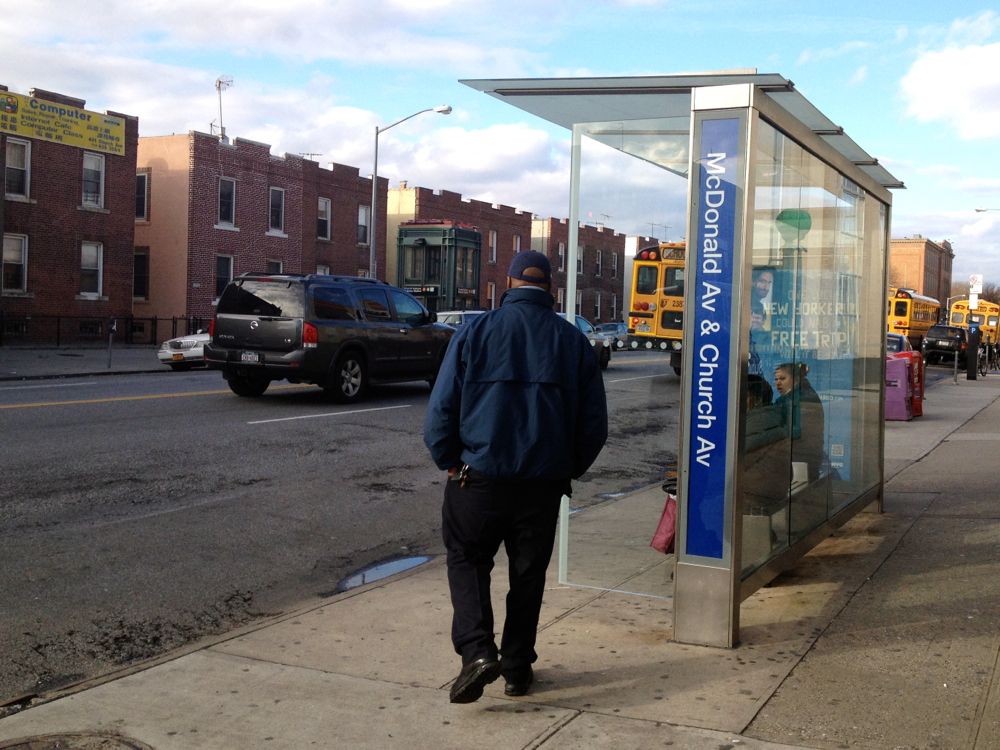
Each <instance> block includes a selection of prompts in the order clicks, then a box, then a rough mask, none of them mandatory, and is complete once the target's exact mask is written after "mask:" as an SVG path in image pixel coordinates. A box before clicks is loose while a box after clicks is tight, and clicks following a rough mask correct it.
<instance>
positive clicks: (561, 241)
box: [385, 182, 625, 323]
mask: <svg viewBox="0 0 1000 750" xmlns="http://www.w3.org/2000/svg"><path fill="white" fill-rule="evenodd" d="M387 206H388V210H387V216H386V229H387V231H386V235H385V236H386V237H387V243H388V251H387V254H386V255H387V265H386V278H387V279H388V280H389V281H391V282H393V283H395V284H398V285H400V286H406V287H408V288H410V289H412V290H413V291H415V292H417V293H419V289H420V287H421V286H423V287H424V288H426V289H427V290H428V291H427V295H430V296H435V297H437V301H432V300H431V299H430V298H429V296H427V295H425V296H424V300H425V302H427V303H428V305H429V306H430V307H431V309H450V308H451V307H457V308H459V309H473V308H480V309H487V310H488V309H492V308H494V307H496V306H497V305H498V304H499V303H500V296H501V295H502V294H503V291H504V289H505V288H506V281H507V268H508V267H509V265H510V261H511V259H512V258H513V257H514V254H515V253H518V252H520V251H521V250H529V249H533V250H537V251H539V252H542V253H545V255H547V256H548V258H549V259H550V261H551V262H552V267H553V271H554V277H553V289H552V293H553V296H555V297H556V301H557V304H558V309H559V310H560V311H562V312H565V310H566V306H565V290H566V268H565V265H566V258H567V257H568V256H567V254H566V243H567V241H568V237H569V225H568V222H567V220H566V219H535V218H533V217H532V215H531V214H529V213H526V212H523V211H519V210H517V209H514V208H511V207H510V206H504V205H498V204H492V203H487V202H485V201H478V200H469V199H465V198H463V197H462V196H461V195H459V194H458V193H453V192H450V191H447V190H431V189H429V188H423V187H409V186H408V185H407V184H406V183H405V182H403V183H401V184H400V186H399V187H398V188H393V189H390V190H389V191H388V199H387ZM470 231H471V232H473V233H478V250H477V249H475V245H476V244H477V238H476V237H474V236H473V235H472V234H470ZM578 240H579V245H580V249H581V252H580V255H579V257H578V267H577V277H576V283H577V295H576V297H577V300H576V302H577V304H576V309H577V311H578V312H579V314H581V315H583V316H584V317H586V318H589V319H590V320H592V321H593V322H595V323H600V322H608V321H612V320H619V319H620V318H621V311H622V305H623V298H624V291H623V290H624V276H625V273H624V272H625V267H624V266H625V263H624V260H625V259H624V252H625V235H622V234H618V233H616V232H614V231H612V230H610V229H605V228H603V227H593V226H587V225H581V226H580V228H579V232H578ZM421 243H423V244H421ZM415 247H417V248H419V247H423V248H427V247H430V248H432V250H431V253H432V256H433V257H436V256H434V255H433V254H434V253H436V252H438V251H437V250H436V249H435V248H438V247H441V248H448V247H453V248H455V250H456V251H457V252H459V253H460V255H461V257H460V258H456V256H455V255H454V254H451V255H449V254H448V253H447V252H445V253H444V254H443V256H442V259H441V260H440V261H434V262H437V263H440V264H441V265H440V268H441V269H444V271H445V272H446V273H447V272H449V269H450V272H451V273H456V274H459V273H460V274H461V276H462V282H461V283H459V282H458V280H457V276H456V279H454V280H453V279H451V278H446V279H444V280H443V281H442V280H441V276H440V271H439V270H438V266H435V265H433V263H434V262H432V263H424V265H423V266H422V269H423V270H420V272H419V273H420V274H423V275H422V276H420V277H419V278H418V276H417V275H416V274H415V273H414V267H413V264H412V262H409V261H408V259H410V258H419V257H420V256H419V251H418V254H416V255H415V254H414V248H415ZM477 254H478V257H477ZM467 259H474V260H471V261H468V260H467ZM468 262H472V263H473V264H474V266H475V267H474V270H473V269H471V268H469V267H468V266H467V263H468ZM429 268H432V269H433V270H432V271H430V272H429V273H430V274H431V276H428V275H427V274H428V271H427V269H429ZM421 280H423V281H424V282H430V283H424V284H422V283H421ZM452 281H454V283H452ZM448 290H453V291H455V293H454V294H453V293H451V292H449V291H448ZM459 292H464V293H459Z"/></svg>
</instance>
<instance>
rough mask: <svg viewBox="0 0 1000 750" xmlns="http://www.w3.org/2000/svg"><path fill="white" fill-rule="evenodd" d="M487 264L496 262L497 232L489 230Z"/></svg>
mask: <svg viewBox="0 0 1000 750" xmlns="http://www.w3.org/2000/svg"><path fill="white" fill-rule="evenodd" d="M489 252H490V254H489V262H490V263H496V262H497V230H495V229H491V230H490V234H489Z"/></svg>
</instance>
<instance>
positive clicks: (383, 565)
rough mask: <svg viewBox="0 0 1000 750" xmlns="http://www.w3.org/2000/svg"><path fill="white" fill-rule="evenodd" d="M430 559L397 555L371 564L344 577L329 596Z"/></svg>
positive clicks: (380, 578) (421, 556)
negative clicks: (391, 558)
mask: <svg viewBox="0 0 1000 750" xmlns="http://www.w3.org/2000/svg"><path fill="white" fill-rule="evenodd" d="M430 559H431V558H430V557H429V556H428V555H415V556H412V557H397V558H395V559H393V560H385V561H383V562H380V563H375V564H374V565H369V566H368V567H367V568H362V569H361V570H359V571H358V572H356V573H352V574H351V575H349V576H347V578H344V579H342V580H341V581H340V583H338V584H337V588H335V589H334V590H333V591H332V592H331V593H330V594H328V596H333V594H341V593H343V592H344V591H350V590H351V589H356V588H358V587H359V586H364V585H365V584H367V583H374V582H375V581H381V580H382V579H383V578H388V577H389V576H394V575H396V574H397V573H402V572H403V571H405V570H410V569H411V568H415V567H417V566H418V565H423V564H424V563H425V562H427V561H428V560H430Z"/></svg>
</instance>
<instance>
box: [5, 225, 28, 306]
mask: <svg viewBox="0 0 1000 750" xmlns="http://www.w3.org/2000/svg"><path fill="white" fill-rule="evenodd" d="M27 269H28V237H27V235H24V234H5V235H4V236H3V282H2V283H3V292H4V293H6V292H14V293H17V292H20V293H24V292H26V291H28V285H27V280H28V274H27Z"/></svg>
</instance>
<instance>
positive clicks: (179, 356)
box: [156, 330, 212, 370]
mask: <svg viewBox="0 0 1000 750" xmlns="http://www.w3.org/2000/svg"><path fill="white" fill-rule="evenodd" d="M211 340H212V337H211V336H210V335H209V334H208V333H205V332H204V331H201V330H199V331H198V332H197V333H192V334H189V335H187V336H178V337H177V338H175V339H167V340H166V341H164V342H163V343H162V344H160V348H159V350H158V351H157V352H156V356H157V357H158V358H159V360H160V361H161V362H162V363H163V364H165V365H167V366H169V367H170V368H171V369H174V370H188V369H190V368H192V367H204V366H205V344H207V343H208V342H209V341H211Z"/></svg>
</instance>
